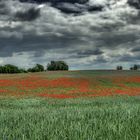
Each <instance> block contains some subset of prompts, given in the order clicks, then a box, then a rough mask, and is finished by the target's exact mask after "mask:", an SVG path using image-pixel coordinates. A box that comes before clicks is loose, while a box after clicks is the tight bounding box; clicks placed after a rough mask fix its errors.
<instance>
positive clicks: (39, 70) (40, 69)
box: [27, 64, 44, 72]
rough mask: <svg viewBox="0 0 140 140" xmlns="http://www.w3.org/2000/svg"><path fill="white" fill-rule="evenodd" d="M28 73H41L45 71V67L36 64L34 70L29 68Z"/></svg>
mask: <svg viewBox="0 0 140 140" xmlns="http://www.w3.org/2000/svg"><path fill="white" fill-rule="evenodd" d="M27 71H28V72H41V71H44V66H43V65H40V64H36V65H35V66H34V67H33V68H29V69H28V70H27Z"/></svg>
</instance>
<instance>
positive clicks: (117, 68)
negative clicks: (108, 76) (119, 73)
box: [116, 64, 140, 70]
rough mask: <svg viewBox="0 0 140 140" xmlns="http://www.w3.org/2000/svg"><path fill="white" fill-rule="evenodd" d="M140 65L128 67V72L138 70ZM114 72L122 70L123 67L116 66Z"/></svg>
mask: <svg viewBox="0 0 140 140" xmlns="http://www.w3.org/2000/svg"><path fill="white" fill-rule="evenodd" d="M139 69H140V65H137V64H134V66H132V67H130V70H139ZM116 70H123V66H117V67H116Z"/></svg>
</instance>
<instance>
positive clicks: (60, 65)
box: [47, 61, 69, 71]
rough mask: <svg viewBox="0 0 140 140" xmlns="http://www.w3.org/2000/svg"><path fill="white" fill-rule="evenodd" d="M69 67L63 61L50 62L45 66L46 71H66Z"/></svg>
mask: <svg viewBox="0 0 140 140" xmlns="http://www.w3.org/2000/svg"><path fill="white" fill-rule="evenodd" d="M68 69H69V67H68V65H67V63H66V62H64V61H51V62H50V63H49V64H48V65H47V70H49V71H57V70H68Z"/></svg>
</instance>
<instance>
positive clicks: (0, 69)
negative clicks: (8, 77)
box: [0, 64, 25, 73]
mask: <svg viewBox="0 0 140 140" xmlns="http://www.w3.org/2000/svg"><path fill="white" fill-rule="evenodd" d="M23 72H25V70H23V69H19V68H18V67H17V66H15V65H11V64H6V65H4V66H0V73H23Z"/></svg>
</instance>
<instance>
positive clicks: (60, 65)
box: [0, 61, 69, 73]
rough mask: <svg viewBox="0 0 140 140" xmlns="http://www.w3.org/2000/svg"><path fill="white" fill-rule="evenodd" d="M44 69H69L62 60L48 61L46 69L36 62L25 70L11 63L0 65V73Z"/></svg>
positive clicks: (41, 70) (39, 70) (40, 70)
mask: <svg viewBox="0 0 140 140" xmlns="http://www.w3.org/2000/svg"><path fill="white" fill-rule="evenodd" d="M46 70H48V71H56V70H69V66H68V64H67V63H66V62H64V61H51V62H50V63H48V65H47V68H46V69H45V68H44V66H43V65H41V64H36V65H35V66H34V67H32V68H28V69H27V70H26V69H23V68H19V67H17V66H15V65H11V64H6V65H4V66H0V73H28V72H43V71H46Z"/></svg>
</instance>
